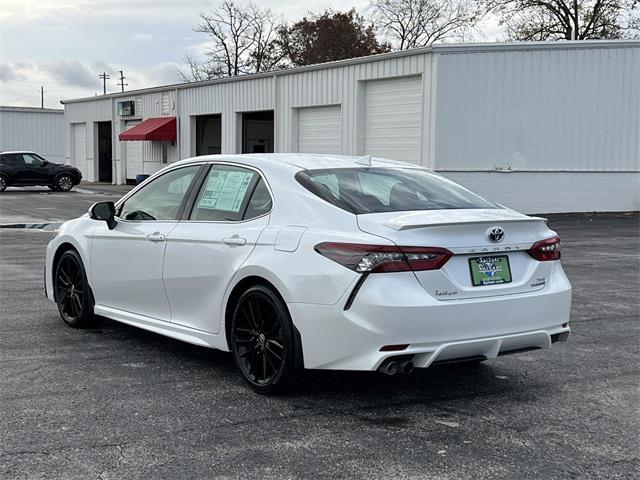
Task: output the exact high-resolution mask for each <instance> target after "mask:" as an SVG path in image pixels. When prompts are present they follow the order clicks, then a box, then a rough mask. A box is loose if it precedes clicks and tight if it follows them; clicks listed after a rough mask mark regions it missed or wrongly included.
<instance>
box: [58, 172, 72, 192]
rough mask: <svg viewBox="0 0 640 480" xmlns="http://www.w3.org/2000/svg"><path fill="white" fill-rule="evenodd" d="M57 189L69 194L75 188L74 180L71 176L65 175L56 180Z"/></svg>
mask: <svg viewBox="0 0 640 480" xmlns="http://www.w3.org/2000/svg"><path fill="white" fill-rule="evenodd" d="M55 187H56V189H58V190H59V191H61V192H68V191H69V190H71V189H72V188H73V178H71V175H68V174H66V173H63V174H61V175H59V176H58V177H57V178H56V183H55Z"/></svg>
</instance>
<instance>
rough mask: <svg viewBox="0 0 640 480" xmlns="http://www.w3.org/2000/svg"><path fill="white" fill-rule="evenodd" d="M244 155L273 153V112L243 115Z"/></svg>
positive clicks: (246, 113)
mask: <svg viewBox="0 0 640 480" xmlns="http://www.w3.org/2000/svg"><path fill="white" fill-rule="evenodd" d="M242 153H273V110H268V111H264V112H245V113H243V114H242Z"/></svg>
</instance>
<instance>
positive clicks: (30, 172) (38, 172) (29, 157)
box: [22, 153, 53, 185]
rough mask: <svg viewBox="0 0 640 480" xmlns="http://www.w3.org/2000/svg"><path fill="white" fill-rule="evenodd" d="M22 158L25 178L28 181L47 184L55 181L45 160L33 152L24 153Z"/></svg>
mask: <svg viewBox="0 0 640 480" xmlns="http://www.w3.org/2000/svg"><path fill="white" fill-rule="evenodd" d="M22 160H23V161H24V165H25V179H26V181H27V182H28V183H34V184H39V185H46V184H49V183H52V182H53V178H51V175H50V172H49V167H48V166H47V162H46V161H45V160H43V159H42V158H40V157H38V156H37V155H33V154H31V153H23V154H22Z"/></svg>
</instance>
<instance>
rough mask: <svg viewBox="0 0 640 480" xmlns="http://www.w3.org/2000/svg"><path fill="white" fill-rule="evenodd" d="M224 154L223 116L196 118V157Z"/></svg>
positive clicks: (200, 116)
mask: <svg viewBox="0 0 640 480" xmlns="http://www.w3.org/2000/svg"><path fill="white" fill-rule="evenodd" d="M221 152H222V115H198V116H197V117H196V156H200V155H219V154H220V153H221Z"/></svg>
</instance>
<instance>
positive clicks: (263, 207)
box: [244, 178, 273, 220]
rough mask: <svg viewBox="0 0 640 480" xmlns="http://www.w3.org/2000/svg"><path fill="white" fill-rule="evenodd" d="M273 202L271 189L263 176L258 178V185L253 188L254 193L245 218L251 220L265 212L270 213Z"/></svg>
mask: <svg viewBox="0 0 640 480" xmlns="http://www.w3.org/2000/svg"><path fill="white" fill-rule="evenodd" d="M272 204H273V201H272V200H271V194H270V193H269V189H268V188H267V185H266V184H265V183H264V180H262V178H261V179H260V180H258V185H256V188H255V189H254V190H253V195H251V198H250V199H249V205H247V211H246V213H245V214H244V220H249V219H251V218H256V217H259V216H261V215H264V214H265V213H269V211H270V210H271V205H272Z"/></svg>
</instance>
